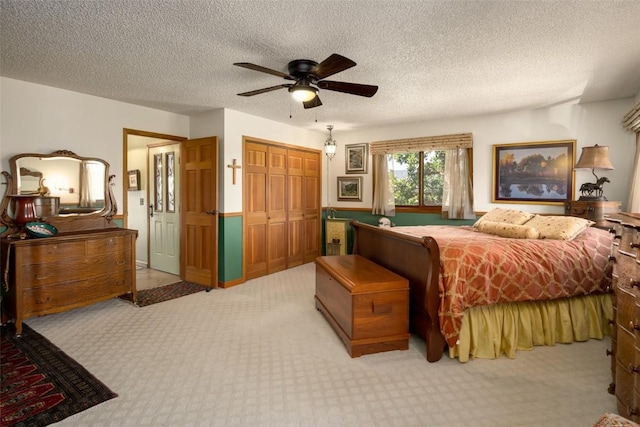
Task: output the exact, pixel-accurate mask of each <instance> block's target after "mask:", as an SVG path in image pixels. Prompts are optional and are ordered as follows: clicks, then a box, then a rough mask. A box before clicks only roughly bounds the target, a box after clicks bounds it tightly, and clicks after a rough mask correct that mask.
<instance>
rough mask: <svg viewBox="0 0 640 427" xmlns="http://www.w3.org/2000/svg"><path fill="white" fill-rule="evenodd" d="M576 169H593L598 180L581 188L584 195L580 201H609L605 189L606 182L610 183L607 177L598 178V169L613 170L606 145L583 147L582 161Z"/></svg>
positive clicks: (579, 161)
mask: <svg viewBox="0 0 640 427" xmlns="http://www.w3.org/2000/svg"><path fill="white" fill-rule="evenodd" d="M574 169H591V173H592V174H593V176H594V177H595V178H596V182H595V183H592V182H586V183H584V184H582V185H581V186H580V193H582V195H581V196H580V198H579V199H578V200H607V198H606V197H604V194H603V189H602V187H603V186H604V183H605V182H611V181H609V178H607V177H604V176H603V177H601V178H598V175H596V173H595V170H596V169H606V170H612V169H613V165H612V164H611V160H609V147H607V146H606V145H598V144H596V145H594V146H593V147H583V148H582V153H581V154H580V159H579V160H578V163H576V166H575V168H574Z"/></svg>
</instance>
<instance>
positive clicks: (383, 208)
mask: <svg viewBox="0 0 640 427" xmlns="http://www.w3.org/2000/svg"><path fill="white" fill-rule="evenodd" d="M372 158H373V209H372V210H371V213H372V214H374V215H385V216H395V215H396V202H395V197H394V192H393V180H392V179H391V175H390V174H389V162H388V159H387V156H386V155H385V154H374V155H373V157H372Z"/></svg>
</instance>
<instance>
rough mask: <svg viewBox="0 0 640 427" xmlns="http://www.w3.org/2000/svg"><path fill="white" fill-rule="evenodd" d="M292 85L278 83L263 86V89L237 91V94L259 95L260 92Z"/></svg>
mask: <svg viewBox="0 0 640 427" xmlns="http://www.w3.org/2000/svg"><path fill="white" fill-rule="evenodd" d="M291 86H292V85H290V84H282V85H278V86H271V87H265V88H264V89H256V90H252V91H249V92H242V93H239V94H238V96H253V95H260V94H261V93H267V92H271V91H274V90H278V89H282V88H283V87H291Z"/></svg>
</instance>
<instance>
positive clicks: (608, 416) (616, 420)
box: [593, 412, 638, 427]
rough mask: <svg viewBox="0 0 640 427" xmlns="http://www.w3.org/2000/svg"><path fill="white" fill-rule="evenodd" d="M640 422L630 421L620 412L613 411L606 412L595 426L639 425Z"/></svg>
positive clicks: (630, 426)
mask: <svg viewBox="0 0 640 427" xmlns="http://www.w3.org/2000/svg"><path fill="white" fill-rule="evenodd" d="M637 426H638V424H636V423H634V422H633V421H630V420H628V419H626V418H624V417H622V416H620V415H618V414H614V413H611V412H606V413H604V414H603V415H602V416H601V417H600V419H599V420H598V422H597V423H595V424H594V425H593V427H637Z"/></svg>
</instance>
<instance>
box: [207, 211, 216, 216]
mask: <svg viewBox="0 0 640 427" xmlns="http://www.w3.org/2000/svg"><path fill="white" fill-rule="evenodd" d="M205 213H206V214H207V215H217V214H218V211H206V212H205Z"/></svg>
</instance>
